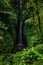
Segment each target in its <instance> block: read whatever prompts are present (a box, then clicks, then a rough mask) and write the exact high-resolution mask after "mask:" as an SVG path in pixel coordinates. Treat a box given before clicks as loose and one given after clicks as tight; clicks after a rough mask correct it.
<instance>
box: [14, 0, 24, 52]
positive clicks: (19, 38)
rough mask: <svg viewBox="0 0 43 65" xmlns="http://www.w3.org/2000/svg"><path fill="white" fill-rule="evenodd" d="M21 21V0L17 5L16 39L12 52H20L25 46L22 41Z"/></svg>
mask: <svg viewBox="0 0 43 65" xmlns="http://www.w3.org/2000/svg"><path fill="white" fill-rule="evenodd" d="M23 40H24V39H23V19H22V0H20V4H19V13H18V25H17V39H16V44H15V45H14V48H13V52H16V51H21V50H22V49H23V48H24V47H25V45H24V43H25V42H24V41H23Z"/></svg>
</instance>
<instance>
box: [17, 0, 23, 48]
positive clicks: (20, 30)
mask: <svg viewBox="0 0 43 65" xmlns="http://www.w3.org/2000/svg"><path fill="white" fill-rule="evenodd" d="M22 27H23V20H22V0H21V1H20V4H19V29H18V40H17V47H18V48H19V47H20V48H23V35H22V31H23V30H22Z"/></svg>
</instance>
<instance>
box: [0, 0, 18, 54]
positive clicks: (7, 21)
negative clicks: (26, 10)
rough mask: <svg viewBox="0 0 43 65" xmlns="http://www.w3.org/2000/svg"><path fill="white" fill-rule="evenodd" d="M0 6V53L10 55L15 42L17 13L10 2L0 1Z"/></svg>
mask: <svg viewBox="0 0 43 65" xmlns="http://www.w3.org/2000/svg"><path fill="white" fill-rule="evenodd" d="M0 6H1V7H0V52H2V53H8V52H9V53H10V52H11V50H12V49H13V44H14V43H15V41H16V31H15V27H16V24H17V13H16V12H15V9H14V8H13V6H12V3H11V0H1V1H0Z"/></svg>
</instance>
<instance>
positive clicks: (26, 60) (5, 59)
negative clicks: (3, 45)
mask: <svg viewBox="0 0 43 65" xmlns="http://www.w3.org/2000/svg"><path fill="white" fill-rule="evenodd" d="M42 46H43V45H42ZM42 46H40V45H39V47H42ZM36 47H37V46H36ZM36 47H32V48H30V49H28V48H27V49H24V50H23V51H22V52H17V53H15V54H11V53H10V54H1V55H0V62H2V63H3V64H5V65H7V64H8V65H36V64H37V65H38V64H40V65H41V64H42V65H43V62H42V61H43V54H42V53H40V52H39V51H38V47H37V48H36ZM2 63H1V64H2ZM3 64H2V65H3Z"/></svg>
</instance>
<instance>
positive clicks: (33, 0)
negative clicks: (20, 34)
mask: <svg viewBox="0 0 43 65" xmlns="http://www.w3.org/2000/svg"><path fill="white" fill-rule="evenodd" d="M19 4H20V3H19V0H0V65H43V0H22V6H23V8H22V18H23V36H24V39H25V41H26V44H27V47H26V48H23V50H22V51H20V52H16V53H11V50H12V49H13V47H14V44H16V41H17V40H16V39H17V24H18V22H19V21H18V9H19Z"/></svg>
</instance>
